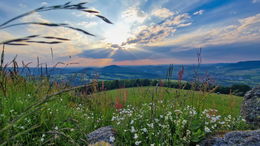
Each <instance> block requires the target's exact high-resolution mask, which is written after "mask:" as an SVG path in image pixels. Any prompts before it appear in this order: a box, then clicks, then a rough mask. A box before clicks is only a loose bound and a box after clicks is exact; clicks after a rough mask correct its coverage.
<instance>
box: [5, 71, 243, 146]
mask: <svg viewBox="0 0 260 146" xmlns="http://www.w3.org/2000/svg"><path fill="white" fill-rule="evenodd" d="M2 73H3V72H2ZM1 79H2V80H1V81H4V84H2V83H3V82H1V85H4V86H5V88H4V89H2V88H1V89H2V90H1V92H0V100H1V106H0V107H1V110H0V121H1V125H0V137H1V139H0V143H1V145H47V144H48V145H87V144H88V142H87V139H86V135H87V134H88V133H90V132H92V131H94V130H96V129H97V128H100V127H103V126H108V125H112V127H113V128H114V129H115V130H116V133H117V135H116V137H115V138H114V137H111V142H112V141H113V142H115V143H116V145H159V144H162V145H195V144H197V143H199V142H200V141H201V140H203V139H205V138H206V137H207V136H209V135H212V134H221V133H225V132H227V131H230V130H241V129H246V128H247V125H246V124H245V121H244V119H243V118H241V117H240V104H241V102H242V100H243V99H242V97H238V96H233V95H222V94H215V93H210V91H208V92H205V91H191V90H183V89H172V88H167V87H160V86H156V87H135V88H125V89H117V90H111V91H102V92H96V93H93V94H90V95H86V94H80V93H78V92H76V91H75V90H74V89H75V87H72V88H70V87H67V86H66V85H63V84H59V83H55V82H53V83H51V84H50V83H49V81H48V78H44V77H43V78H42V79H41V80H34V79H32V80H25V79H24V78H22V77H20V76H19V75H13V74H1ZM90 88H100V87H97V86H96V84H95V83H92V85H91V86H90Z"/></svg>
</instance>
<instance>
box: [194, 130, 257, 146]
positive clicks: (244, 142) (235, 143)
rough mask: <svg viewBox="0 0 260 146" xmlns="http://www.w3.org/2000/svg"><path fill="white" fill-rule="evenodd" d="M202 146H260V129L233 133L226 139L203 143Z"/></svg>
mask: <svg viewBox="0 0 260 146" xmlns="http://www.w3.org/2000/svg"><path fill="white" fill-rule="evenodd" d="M199 145H200V146H260V129H259V130H254V131H233V132H229V133H226V134H225V135H224V137H214V138H210V139H206V140H204V141H202V142H201V143H200V144H199Z"/></svg>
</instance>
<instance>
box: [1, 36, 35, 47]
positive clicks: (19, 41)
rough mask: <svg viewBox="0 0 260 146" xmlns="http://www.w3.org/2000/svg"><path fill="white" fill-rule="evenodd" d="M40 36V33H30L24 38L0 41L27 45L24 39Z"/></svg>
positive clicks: (8, 43) (7, 43)
mask: <svg viewBox="0 0 260 146" xmlns="http://www.w3.org/2000/svg"><path fill="white" fill-rule="evenodd" d="M38 36H39V35H30V36H26V37H23V38H18V39H12V40H7V41H3V42H0V44H6V45H27V44H24V43H23V42H24V41H28V40H30V39H32V38H36V37H38Z"/></svg>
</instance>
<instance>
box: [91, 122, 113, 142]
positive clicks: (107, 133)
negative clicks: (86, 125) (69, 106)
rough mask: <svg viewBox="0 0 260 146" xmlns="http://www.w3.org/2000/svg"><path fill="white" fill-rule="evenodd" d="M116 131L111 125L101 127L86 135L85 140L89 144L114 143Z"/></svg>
mask: <svg viewBox="0 0 260 146" xmlns="http://www.w3.org/2000/svg"><path fill="white" fill-rule="evenodd" d="M115 136H116V132H115V130H114V129H113V128H112V126H106V127H101V128H99V129H97V130H95V131H93V132H91V133H89V134H88V135H87V141H88V143H89V144H91V145H96V144H97V143H108V144H110V145H114V142H115Z"/></svg>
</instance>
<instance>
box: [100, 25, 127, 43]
mask: <svg viewBox="0 0 260 146" xmlns="http://www.w3.org/2000/svg"><path fill="white" fill-rule="evenodd" d="M129 30H130V27H129V25H127V24H124V23H119V24H116V26H113V27H111V28H110V29H108V30H107V31H106V32H105V34H104V36H105V41H106V42H107V43H111V44H117V45H121V44H122V43H123V42H125V41H126V40H127V38H129V37H130V33H129Z"/></svg>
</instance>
